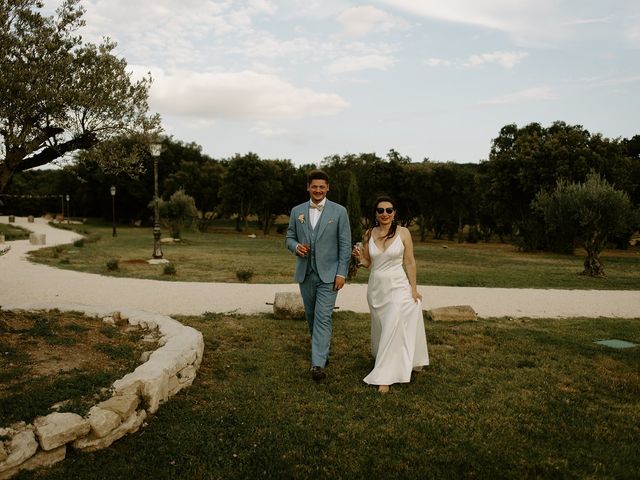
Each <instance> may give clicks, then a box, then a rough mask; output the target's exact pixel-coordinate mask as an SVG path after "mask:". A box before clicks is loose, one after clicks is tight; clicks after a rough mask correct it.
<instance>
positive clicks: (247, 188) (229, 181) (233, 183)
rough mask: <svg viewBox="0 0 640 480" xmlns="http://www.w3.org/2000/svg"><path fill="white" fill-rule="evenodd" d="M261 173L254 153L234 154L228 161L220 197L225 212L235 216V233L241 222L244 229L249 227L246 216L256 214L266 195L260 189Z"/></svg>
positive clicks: (259, 161)
mask: <svg viewBox="0 0 640 480" xmlns="http://www.w3.org/2000/svg"><path fill="white" fill-rule="evenodd" d="M263 173H264V169H263V166H262V161H261V160H260V157H259V156H258V155H256V154H255V153H252V152H249V153H247V154H246V155H239V154H236V155H235V156H234V157H233V158H232V159H231V160H230V161H229V165H228V167H227V170H226V175H225V177H224V181H223V185H222V187H221V188H220V197H221V198H222V204H223V208H224V210H225V212H226V213H227V214H233V213H235V214H237V216H236V230H237V231H242V227H241V224H242V222H244V228H245V229H247V228H248V227H249V225H248V216H249V215H250V214H252V213H256V211H257V209H258V207H259V205H260V203H261V202H262V200H263V198H262V197H263V195H265V193H266V192H265V191H264V190H263V189H262V188H261V187H262V185H263V183H264V182H263V180H264V176H263Z"/></svg>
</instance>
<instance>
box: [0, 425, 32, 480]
mask: <svg viewBox="0 0 640 480" xmlns="http://www.w3.org/2000/svg"><path fill="white" fill-rule="evenodd" d="M37 450H38V441H37V440H36V437H35V435H34V434H33V432H32V431H31V430H24V431H22V432H17V433H15V434H14V435H13V436H12V437H11V440H10V441H9V444H8V445H7V453H8V454H9V455H8V456H7V458H6V460H5V461H4V462H1V463H0V475H3V474H4V473H5V472H7V471H8V470H11V469H13V468H14V467H16V466H18V465H21V464H22V463H24V462H26V461H27V460H28V459H29V458H31V457H33V456H34V455H35V453H36V451H37ZM14 473H15V472H14ZM6 478H8V477H6Z"/></svg>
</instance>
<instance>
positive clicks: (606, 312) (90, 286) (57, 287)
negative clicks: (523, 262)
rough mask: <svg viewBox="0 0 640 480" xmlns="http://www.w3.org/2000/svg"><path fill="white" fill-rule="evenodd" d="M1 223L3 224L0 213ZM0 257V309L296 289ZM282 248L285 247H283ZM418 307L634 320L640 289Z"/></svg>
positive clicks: (163, 308)
mask: <svg viewBox="0 0 640 480" xmlns="http://www.w3.org/2000/svg"><path fill="white" fill-rule="evenodd" d="M0 223H8V218H7V217H6V216H4V217H2V216H0ZM16 225H18V226H21V227H24V228H27V229H29V230H31V231H33V232H35V233H44V234H45V235H46V246H52V245H60V244H67V243H71V242H73V241H74V240H75V239H76V238H79V236H78V235H77V234H75V233H72V232H69V231H66V230H61V229H57V228H53V227H50V226H49V225H48V224H47V222H46V220H44V219H41V218H36V219H35V222H34V223H28V222H27V219H26V218H16ZM10 245H11V249H9V250H8V251H7V252H6V253H5V254H4V255H0V307H2V308H4V309H13V308H56V307H57V308H63V307H64V306H65V305H69V304H71V305H87V306H93V307H99V308H102V307H110V308H130V309H135V310H144V311H148V312H156V313H160V314H164V315H174V314H188V315H199V314H202V313H204V312H237V313H249V314H253V313H261V312H271V311H272V308H273V307H272V306H271V305H268V303H273V300H274V295H275V293H276V292H297V291H298V285H297V284H295V283H289V284H269V285H265V284H244V283H204V282H170V281H167V282H165V281H158V280H143V279H126V278H113V277H107V276H103V275H97V274H90V273H80V272H73V271H68V270H61V269H57V268H53V267H48V266H45V265H38V264H33V263H31V262H29V261H28V260H26V252H28V251H30V250H33V249H35V248H40V247H39V246H36V245H31V244H30V243H29V241H28V240H21V241H14V242H10ZM283 248H284V247H283ZM419 290H420V292H421V293H422V295H423V297H424V305H423V308H424V309H425V310H428V309H431V308H435V307H443V306H449V305H471V306H472V307H473V308H474V310H475V311H476V312H477V313H478V315H479V316H480V317H485V318H486V317H503V316H509V317H514V318H515V317H531V318H535V317H538V318H562V317H620V318H640V291H637V290H636V291H611V290H550V289H530V288H476V287H472V288H468V287H432V286H420V287H419ZM337 306H338V307H339V308H340V309H341V310H351V311H355V312H368V307H367V302H366V285H358V284H348V285H347V286H346V287H345V288H344V289H343V290H342V291H341V292H340V294H339V295H338V302H337Z"/></svg>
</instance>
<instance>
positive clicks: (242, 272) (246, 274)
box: [236, 268, 253, 282]
mask: <svg viewBox="0 0 640 480" xmlns="http://www.w3.org/2000/svg"><path fill="white" fill-rule="evenodd" d="M236 277H237V278H238V280H240V281H241V282H250V281H251V279H252V278H253V269H252V268H240V269H239V270H236Z"/></svg>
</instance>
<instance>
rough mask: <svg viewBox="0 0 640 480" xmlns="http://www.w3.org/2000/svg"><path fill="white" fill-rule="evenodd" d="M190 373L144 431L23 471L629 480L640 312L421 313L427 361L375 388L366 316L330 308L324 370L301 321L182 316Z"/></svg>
mask: <svg viewBox="0 0 640 480" xmlns="http://www.w3.org/2000/svg"><path fill="white" fill-rule="evenodd" d="M178 320H180V321H181V322H183V323H185V324H187V325H191V326H193V327H194V328H197V329H198V330H200V331H202V332H203V335H204V339H205V352H204V359H203V363H202V366H201V368H200V370H199V372H198V377H197V378H196V381H195V383H194V385H193V386H192V387H190V388H189V389H186V390H183V391H182V392H180V393H179V394H178V395H177V396H175V397H173V398H172V399H171V400H170V401H169V402H168V403H167V404H165V405H163V406H162V407H161V408H160V410H159V411H158V413H157V414H156V415H155V416H154V417H152V418H150V419H149V421H148V425H147V426H146V427H145V428H143V429H142V430H141V431H139V432H138V433H135V434H132V435H130V436H128V437H126V438H124V439H122V440H120V441H118V442H116V443H115V444H114V445H112V446H111V447H110V448H108V449H106V450H103V451H99V452H96V453H77V452H74V451H73V450H69V451H68V458H67V459H66V460H65V461H64V462H61V463H60V464H57V465H56V466H54V467H52V468H51V469H49V470H46V471H40V472H36V473H25V474H23V476H22V477H20V478H23V479H26V478H47V479H60V480H63V479H64V480H66V479H68V478H91V479H113V478H180V479H247V478H291V479H298V478H299V479H307V478H337V479H340V478H346V479H350V478H409V479H412V478H415V479H427V478H433V479H450V478H490V479H495V478H513V479H521V478H616V479H627V478H628V479H631V478H637V474H638V472H639V471H640V456H639V455H638V454H637V446H638V441H639V440H640V374H639V370H638V366H639V365H640V348H639V347H635V348H629V349H613V348H608V347H605V346H602V345H598V344H596V343H594V342H595V341H597V340H601V339H608V338H617V339H623V340H627V341H631V342H634V343H640V322H639V321H638V320H640V319H634V320H621V319H585V318H576V319H563V320H544V319H536V320H530V319H520V320H507V319H481V320H479V321H477V322H471V323H438V322H427V323H426V331H427V339H428V343H429V353H430V356H431V365H430V366H429V367H427V368H426V369H425V370H423V371H422V372H419V373H416V374H415V375H414V377H413V380H412V382H411V383H410V384H403V385H396V386H393V387H392V390H391V392H390V394H388V395H380V394H378V393H377V392H376V390H375V388H374V387H370V386H367V385H365V384H364V383H363V382H362V378H363V377H364V376H365V375H366V374H367V372H368V371H369V370H370V369H371V367H372V360H371V358H370V356H369V352H368V345H369V332H368V328H369V326H368V316H367V315H359V314H353V313H349V312H340V313H338V314H337V315H336V320H335V331H334V342H333V348H332V357H331V365H330V366H329V367H328V369H327V371H328V374H329V377H328V379H327V380H326V382H324V383H320V384H316V383H314V382H313V381H312V380H311V379H310V377H309V372H308V334H307V331H306V325H305V324H304V322H300V321H295V320H276V319H274V318H273V317H272V316H270V315H263V316H228V315H221V314H208V315H204V316H200V317H178Z"/></svg>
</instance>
